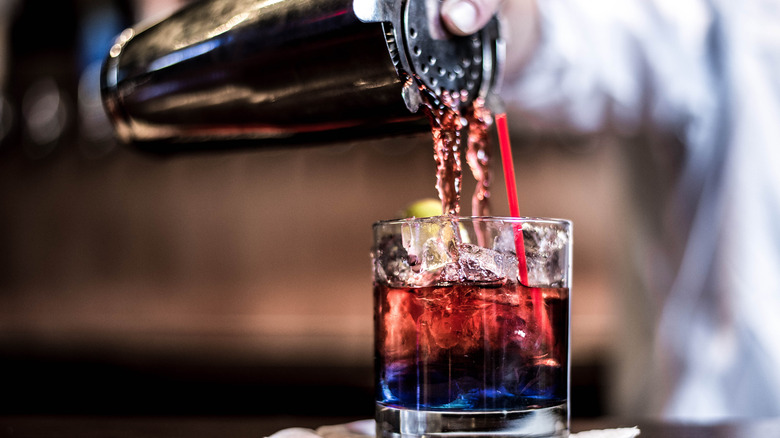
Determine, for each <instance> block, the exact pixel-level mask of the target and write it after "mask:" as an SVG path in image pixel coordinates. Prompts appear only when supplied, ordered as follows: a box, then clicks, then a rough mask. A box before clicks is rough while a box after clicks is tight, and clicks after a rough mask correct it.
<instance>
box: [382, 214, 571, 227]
mask: <svg viewBox="0 0 780 438" xmlns="http://www.w3.org/2000/svg"><path fill="white" fill-rule="evenodd" d="M448 217H449V218H452V219H457V220H458V221H465V222H477V223H478V222H485V223H508V224H511V223H516V224H523V223H533V224H550V225H563V226H566V227H571V225H572V221H571V220H569V219H559V218H547V217H536V216H519V217H518V216H446V215H445V216H427V217H410V218H399V219H387V220H381V221H376V222H374V225H373V226H374V228H376V227H380V226H392V225H403V224H411V223H433V222H440V221H441V220H442V219H443V218H448Z"/></svg>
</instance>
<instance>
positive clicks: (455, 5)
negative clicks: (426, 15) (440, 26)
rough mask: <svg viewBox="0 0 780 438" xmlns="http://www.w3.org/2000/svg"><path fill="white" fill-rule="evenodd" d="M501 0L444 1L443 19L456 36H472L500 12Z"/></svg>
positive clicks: (442, 7) (442, 8)
mask: <svg viewBox="0 0 780 438" xmlns="http://www.w3.org/2000/svg"><path fill="white" fill-rule="evenodd" d="M499 3H500V0H444V3H443V4H442V6H441V19H442V21H443V22H444V26H445V27H446V28H447V30H449V31H450V32H452V33H454V34H455V35H471V34H473V33H475V32H477V31H478V30H480V29H482V28H483V27H484V26H485V25H486V24H487V22H488V21H490V19H491V18H492V17H493V15H494V14H495V13H496V12H498V7H499Z"/></svg>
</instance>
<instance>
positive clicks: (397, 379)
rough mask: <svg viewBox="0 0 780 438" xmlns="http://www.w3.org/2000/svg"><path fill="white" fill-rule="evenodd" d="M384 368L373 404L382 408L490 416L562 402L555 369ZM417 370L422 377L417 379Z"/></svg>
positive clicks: (563, 397)
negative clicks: (458, 412) (382, 406)
mask: <svg viewBox="0 0 780 438" xmlns="http://www.w3.org/2000/svg"><path fill="white" fill-rule="evenodd" d="M389 368H390V370H386V371H390V372H386V373H384V377H383V378H381V379H380V385H379V388H377V389H378V390H379V391H378V392H379V393H378V394H377V400H378V401H379V402H380V403H382V404H384V405H386V406H393V407H399V408H408V409H422V410H464V411H493V410H522V409H529V408H540V407H550V406H556V405H559V404H561V403H564V402H565V401H566V385H565V381H566V380H565V377H566V376H564V375H563V373H564V368H562V367H561V366H545V365H542V366H526V367H512V368H509V369H507V368H505V367H501V368H492V367H488V368H486V369H488V370H489V372H488V373H479V372H475V371H474V368H468V367H462V366H460V367H459V366H455V367H453V366H446V367H441V366H440V367H438V368H439V369H432V368H433V367H430V366H428V367H423V368H419V367H414V366H411V367H398V366H397V365H396V366H392V367H389ZM420 369H425V372H424V373H419V375H418V370H420ZM502 370H503V371H505V372H501V371H502Z"/></svg>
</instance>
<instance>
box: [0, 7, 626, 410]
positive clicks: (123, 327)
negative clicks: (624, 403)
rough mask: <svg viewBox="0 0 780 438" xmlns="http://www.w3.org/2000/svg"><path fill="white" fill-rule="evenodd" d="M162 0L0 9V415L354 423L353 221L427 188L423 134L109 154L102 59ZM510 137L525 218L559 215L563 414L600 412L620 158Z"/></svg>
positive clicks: (368, 339) (357, 387) (363, 400)
mask: <svg viewBox="0 0 780 438" xmlns="http://www.w3.org/2000/svg"><path fill="white" fill-rule="evenodd" d="M178 5H179V3H178V2H165V1H138V2H131V1H127V2H119V1H109V0H80V1H75V0H68V1H66V0H49V1H46V0H14V1H10V0H5V1H3V0H0V8H2V10H0V16H2V17H3V18H2V19H0V35H1V36H0V414H42V413H43V414H104V415H277V414H286V415H325V416H330V415H332V416H340V417H343V416H358V417H362V416H365V417H368V416H371V415H372V413H373V395H372V388H371V385H372V374H373V368H372V367H373V365H372V361H373V350H372V322H371V321H372V316H371V312H372V308H371V284H370V283H371V278H370V267H369V257H368V251H369V248H370V245H371V234H370V227H371V224H372V223H373V222H374V221H376V220H380V219H388V218H392V217H397V216H398V214H399V211H401V210H402V209H403V208H404V206H406V205H408V204H409V203H411V202H413V201H415V200H417V199H421V198H425V197H433V196H435V195H436V192H435V190H434V163H433V158H432V150H431V144H430V138H429V137H427V136H425V135H421V136H415V137H402V138H384V139H376V140H367V141H362V142H348V143H347V142H345V143H341V144H333V145H326V146H319V147H302V148H292V149H287V148H265V149H262V150H250V151H241V152H230V153H224V154H197V155H187V156H180V157H171V158H160V157H153V156H149V155H146V154H142V153H139V152H137V151H135V150H133V149H131V148H128V147H124V146H122V145H119V144H117V142H116V141H115V140H114V138H113V136H112V132H111V127H110V125H109V123H108V121H107V119H106V118H105V115H104V113H103V111H102V107H101V105H100V100H99V92H98V76H97V75H98V71H99V67H100V62H101V61H102V59H103V57H104V56H105V54H106V53H107V51H108V48H109V47H110V45H111V43H112V40H113V37H114V36H115V35H117V34H118V33H119V32H120V31H121V30H122V29H123V28H124V27H126V26H129V25H132V24H133V23H136V22H138V21H141V20H149V19H155V18H157V17H161V16H164V14H166V13H167V12H168V11H170V10H172V9H173V8H175V7H177V6H178ZM513 147H514V154H515V159H516V161H517V163H516V172H517V175H518V185H519V187H520V203H521V210H522V211H523V214H526V215H528V216H551V217H564V218H568V219H572V220H573V221H574V223H575V228H574V230H575V242H576V243H575V262H574V266H575V271H574V278H575V281H574V289H573V301H572V327H573V336H572V415H573V416H575V417H593V416H602V415H607V414H610V413H611V412H612V409H613V407H612V406H611V405H610V389H611V388H610V385H609V382H610V380H609V376H610V366H611V364H612V363H614V360H615V354H614V350H613V348H612V346H611V344H610V340H609V339H610V333H611V332H612V331H613V330H615V327H616V324H617V318H616V314H617V309H618V305H617V304H616V303H615V300H616V298H615V297H616V296H618V294H616V293H615V290H614V289H615V288H614V286H613V281H614V279H613V275H612V272H611V270H610V266H613V261H614V256H613V255H612V254H613V253H614V251H613V249H614V248H616V247H617V238H616V237H615V235H616V234H615V233H614V232H613V231H614V230H615V229H616V228H619V227H620V226H622V224H623V222H624V219H623V218H624V217H625V212H624V206H623V205H624V203H623V199H624V196H623V193H622V191H621V190H620V187H622V184H621V181H622V178H623V176H622V165H621V163H620V160H619V159H618V158H617V156H616V153H615V147H614V146H613V145H612V144H609V143H606V142H604V141H601V140H599V139H589V140H587V141H585V140H581V139H576V140H575V139H570V138H560V137H552V138H550V137H545V138H541V137H536V136H531V135H528V134H527V133H523V132H515V131H513ZM496 154H497V152H496ZM493 168H494V170H495V172H500V166H499V165H498V163H494V166H493ZM465 180H466V181H465V183H464V184H465V186H464V194H465V195H466V197H465V200H464V201H465V202H463V205H464V210H465V211H464V213H468V207H467V206H468V205H469V202H468V196H470V194H471V191H472V189H473V182H472V181H471V180H470V179H469V178H468V177H467V178H465ZM501 185H503V179H502V178H501V175H500V174H499V173H497V174H496V176H495V178H494V193H493V213H494V214H497V215H506V214H507V213H508V212H507V207H506V205H505V204H506V202H505V199H506V195H505V191H504V189H502V188H501ZM594 205H596V206H598V208H593V206H594Z"/></svg>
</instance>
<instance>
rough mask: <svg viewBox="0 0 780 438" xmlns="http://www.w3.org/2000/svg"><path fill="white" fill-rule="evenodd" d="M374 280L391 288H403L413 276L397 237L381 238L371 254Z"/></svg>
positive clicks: (387, 236)
mask: <svg viewBox="0 0 780 438" xmlns="http://www.w3.org/2000/svg"><path fill="white" fill-rule="evenodd" d="M373 261H374V280H375V281H377V282H379V283H382V284H389V285H391V286H397V287H399V286H405V285H406V284H407V282H408V281H409V278H410V277H411V275H412V274H413V269H412V265H411V264H410V260H409V254H408V253H407V252H406V249H404V247H403V245H402V242H401V237H400V236H398V235H386V236H383V237H382V238H381V239H380V241H379V243H378V244H377V247H376V248H375V250H374V253H373Z"/></svg>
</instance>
